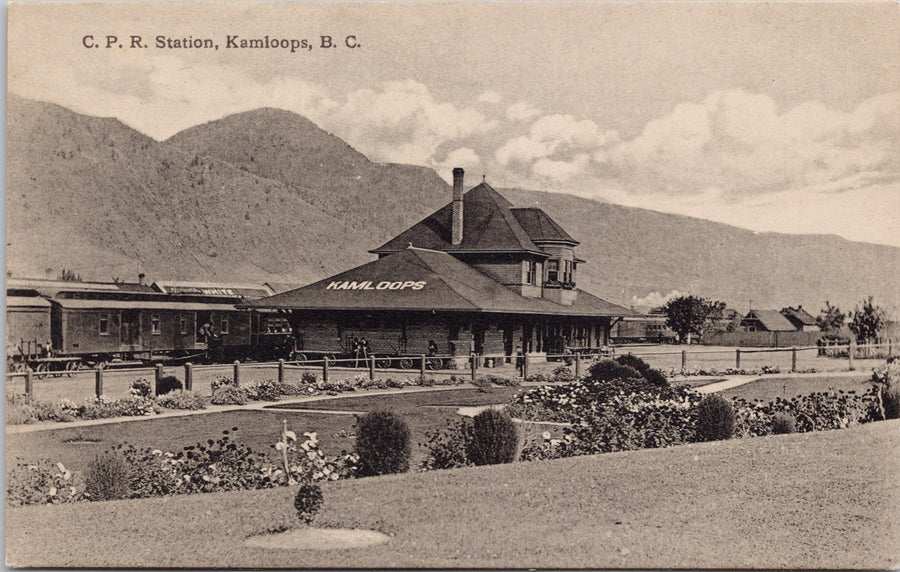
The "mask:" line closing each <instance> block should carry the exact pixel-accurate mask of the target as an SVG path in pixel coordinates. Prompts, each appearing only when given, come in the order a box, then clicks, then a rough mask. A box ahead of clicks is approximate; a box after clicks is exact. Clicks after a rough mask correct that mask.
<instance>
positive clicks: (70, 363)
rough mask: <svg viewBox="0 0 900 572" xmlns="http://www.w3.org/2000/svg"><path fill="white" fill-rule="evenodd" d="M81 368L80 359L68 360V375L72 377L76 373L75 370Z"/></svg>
mask: <svg viewBox="0 0 900 572" xmlns="http://www.w3.org/2000/svg"><path fill="white" fill-rule="evenodd" d="M79 369H81V362H78V361H67V362H66V375H68V376H69V377H72V376H73V375H75V372H76V371H78V370H79Z"/></svg>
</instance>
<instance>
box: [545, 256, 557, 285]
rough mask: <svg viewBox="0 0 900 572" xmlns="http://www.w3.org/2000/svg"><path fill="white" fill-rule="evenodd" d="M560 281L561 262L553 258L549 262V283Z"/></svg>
mask: <svg viewBox="0 0 900 572" xmlns="http://www.w3.org/2000/svg"><path fill="white" fill-rule="evenodd" d="M558 281H559V260H556V259H555V258H551V259H550V260H548V261H547V282H558Z"/></svg>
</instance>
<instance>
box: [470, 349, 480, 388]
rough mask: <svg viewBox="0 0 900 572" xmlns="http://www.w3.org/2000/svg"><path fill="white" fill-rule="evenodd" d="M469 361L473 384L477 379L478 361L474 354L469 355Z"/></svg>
mask: <svg viewBox="0 0 900 572" xmlns="http://www.w3.org/2000/svg"><path fill="white" fill-rule="evenodd" d="M469 361H470V365H471V366H472V383H475V380H477V379H478V361H477V358H476V357H475V354H474V353H472V354H469Z"/></svg>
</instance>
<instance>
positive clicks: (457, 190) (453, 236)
mask: <svg viewBox="0 0 900 572" xmlns="http://www.w3.org/2000/svg"><path fill="white" fill-rule="evenodd" d="M464 174H465V171H463V170H462V169H461V168H459V167H456V168H455V169H453V216H452V219H451V226H450V243H451V244H452V245H453V246H457V245H459V243H460V242H462V239H463V175H464Z"/></svg>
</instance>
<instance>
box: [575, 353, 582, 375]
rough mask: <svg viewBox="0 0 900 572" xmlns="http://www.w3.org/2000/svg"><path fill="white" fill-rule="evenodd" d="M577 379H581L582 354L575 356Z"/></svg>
mask: <svg viewBox="0 0 900 572" xmlns="http://www.w3.org/2000/svg"><path fill="white" fill-rule="evenodd" d="M575 377H577V378H579V379H580V378H581V354H580V353H577V354H575Z"/></svg>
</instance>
